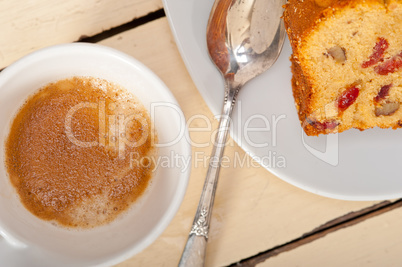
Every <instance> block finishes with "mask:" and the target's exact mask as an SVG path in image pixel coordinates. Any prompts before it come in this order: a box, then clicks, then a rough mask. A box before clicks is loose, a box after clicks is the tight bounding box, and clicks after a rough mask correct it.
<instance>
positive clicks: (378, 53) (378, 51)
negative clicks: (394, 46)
mask: <svg viewBox="0 0 402 267" xmlns="http://www.w3.org/2000/svg"><path fill="white" fill-rule="evenodd" d="M388 47H389V44H388V41H387V40H386V39H384V38H382V37H381V38H378V41H377V43H376V44H375V46H374V47H373V53H372V54H371V56H370V57H369V59H368V60H367V61H365V62H363V64H362V68H368V67H370V66H373V65H375V64H377V63H378V62H380V61H382V60H383V59H384V53H385V50H387V49H388Z"/></svg>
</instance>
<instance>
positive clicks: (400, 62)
mask: <svg viewBox="0 0 402 267" xmlns="http://www.w3.org/2000/svg"><path fill="white" fill-rule="evenodd" d="M401 67H402V52H400V53H399V54H398V55H395V56H393V57H391V58H390V59H388V60H387V61H385V62H384V63H382V64H380V65H377V66H375V67H374V70H375V72H377V73H378V74H380V75H388V73H394V72H395V71H397V70H399V69H400V68H401Z"/></svg>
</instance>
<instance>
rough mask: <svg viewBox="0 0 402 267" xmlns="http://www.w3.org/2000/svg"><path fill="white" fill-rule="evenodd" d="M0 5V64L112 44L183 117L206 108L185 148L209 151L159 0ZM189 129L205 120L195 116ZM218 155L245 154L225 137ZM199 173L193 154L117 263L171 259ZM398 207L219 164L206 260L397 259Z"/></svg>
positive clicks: (193, 91) (5, 0)
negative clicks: (178, 183)
mask: <svg viewBox="0 0 402 267" xmlns="http://www.w3.org/2000/svg"><path fill="white" fill-rule="evenodd" d="M0 7H1V9H0V10H1V11H0V12H1V16H0V69H2V68H4V67H7V66H8V65H9V64H11V63H12V62H14V61H15V60H17V59H18V58H20V57H22V56H24V55H26V54H28V53H30V52H32V51H35V50H37V49H39V48H42V47H46V46H49V45H53V44H59V43H68V42H75V41H80V40H81V41H86V42H93V43H99V44H103V45H106V46H110V47H113V48H116V49H119V50H121V51H123V52H125V53H127V54H129V55H132V56H133V57H135V58H137V59H138V60H140V61H141V62H143V63H144V64H145V65H146V66H148V67H149V68H150V69H151V70H152V71H154V72H155V73H156V74H157V75H158V76H159V77H160V78H161V79H162V80H163V81H164V82H165V83H166V85H167V86H168V87H169V88H170V90H171V91H172V92H173V94H174V96H175V97H176V99H177V100H178V102H179V104H180V105H181V107H182V109H183V112H184V114H185V116H186V118H190V117H191V116H192V115H204V116H206V117H208V118H210V119H211V121H213V125H212V126H213V127H212V129H211V131H210V132H205V131H204V132H197V131H192V132H191V133H190V135H191V139H192V140H194V141H197V142H209V143H210V145H209V146H207V147H204V148H193V155H197V153H198V154H199V153H205V154H208V155H209V153H210V151H211V149H212V147H211V142H210V139H211V134H212V132H213V130H214V129H216V127H217V122H216V121H215V120H214V119H213V118H214V115H216V114H212V113H211V111H210V110H209V109H208V107H207V106H206V104H205V102H204V101H203V99H202V97H201V96H200V94H199V93H198V91H197V88H196V87H195V85H194V84H193V82H192V80H191V78H190V76H189V74H188V72H187V70H186V67H185V65H184V63H183V61H182V58H181V56H180V54H179V52H178V49H177V46H176V44H175V40H174V38H173V36H172V33H171V30H170V28H169V25H168V22H167V18H166V16H165V13H164V11H163V5H162V2H161V0H120V1H112V0H86V1H79V0H66V1H51V0H36V1H19V0H17V1H12V0H2V1H0ZM190 126H191V127H192V128H197V127H205V125H202V123H201V122H198V121H197V120H195V121H193V122H192V123H191V125H190ZM225 154H226V155H227V156H228V157H233V156H234V155H235V154H237V155H240V156H242V157H246V158H247V157H248V156H247V155H246V154H245V152H243V151H242V150H241V149H240V148H239V147H238V146H237V145H236V144H235V143H234V142H233V141H231V142H229V146H228V147H227V149H226V151H225ZM194 158H195V157H194ZM249 160H251V159H249ZM205 174H206V168H205V166H203V164H196V162H194V161H193V169H192V172H191V177H190V181H189V186H188V190H187V193H186V195H185V198H184V201H183V203H182V205H181V207H180V209H179V211H178V213H177V214H176V216H175V217H174V219H173V221H172V222H171V223H170V225H169V226H168V227H167V229H166V230H165V231H164V233H163V234H162V235H161V236H160V237H159V238H158V239H157V240H156V241H155V242H154V243H153V244H151V245H150V246H149V247H148V248H146V249H145V250H144V251H142V252H141V253H139V254H138V255H136V256H134V257H132V258H131V259H129V260H127V261H125V262H123V263H121V264H119V265H117V266H119V267H128V266H176V265H177V263H178V261H179V258H180V256H181V252H182V250H183V247H184V245H185V242H186V239H187V235H188V232H189V230H190V228H191V223H192V220H193V216H194V213H195V210H196V207H197V204H198V200H199V197H200V194H201V190H202V186H203V182H204V176H205ZM401 206H402V201H401V200H390V201H382V202H352V201H341V200H334V199H329V198H324V197H320V196H317V195H314V194H311V193H308V192H305V191H302V190H300V189H298V188H295V187H294V186H292V185H289V184H287V183H285V182H283V181H282V180H280V179H279V178H277V177H275V176H274V175H273V174H271V173H270V172H268V171H267V170H265V169H263V168H262V167H259V166H258V165H257V164H252V166H250V167H247V168H240V167H233V166H232V167H227V168H223V169H222V171H221V178H220V181H219V186H218V190H217V198H216V201H215V206H214V211H213V216H212V226H211V230H210V238H209V245H208V249H207V256H206V265H207V266H228V265H233V266H256V265H258V266H401V264H402V256H401V253H400V251H402V238H401V236H400V234H402V227H400V222H401V220H402V209H400V207H401ZM0 265H1V264H0Z"/></svg>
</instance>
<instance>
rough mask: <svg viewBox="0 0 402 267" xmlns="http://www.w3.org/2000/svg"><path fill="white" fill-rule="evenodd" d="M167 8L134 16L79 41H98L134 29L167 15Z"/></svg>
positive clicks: (82, 37)
mask: <svg viewBox="0 0 402 267" xmlns="http://www.w3.org/2000/svg"><path fill="white" fill-rule="evenodd" d="M165 16H166V15H165V10H164V9H163V8H162V9H159V10H157V11H154V12H151V13H148V14H147V15H145V16H143V17H140V18H134V19H133V20H132V21H130V22H127V23H125V24H122V25H120V26H117V27H114V28H111V29H109V30H106V31H103V32H101V33H98V34H96V35H93V36H81V37H80V38H79V40H78V42H86V43H97V42H100V41H102V40H105V39H107V38H110V37H112V36H114V35H117V34H119V33H122V32H125V31H128V30H131V29H134V28H136V27H138V26H141V25H144V24H146V23H148V22H151V21H153V20H157V19H159V18H162V17H165Z"/></svg>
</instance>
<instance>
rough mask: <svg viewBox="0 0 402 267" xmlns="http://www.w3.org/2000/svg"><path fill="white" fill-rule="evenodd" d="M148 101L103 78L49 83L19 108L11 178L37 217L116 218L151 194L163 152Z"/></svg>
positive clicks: (93, 222) (97, 221) (82, 224)
mask: <svg viewBox="0 0 402 267" xmlns="http://www.w3.org/2000/svg"><path fill="white" fill-rule="evenodd" d="M155 139H156V134H155V133H154V130H153V129H152V125H151V119H150V116H149V114H148V112H147V110H146V109H145V108H144V106H143V105H142V104H141V103H140V102H139V101H138V100H137V99H136V98H135V97H134V96H133V95H132V94H130V93H129V92H128V91H126V90H125V89H124V88H121V87H120V86H118V85H116V84H113V83H110V82H108V81H106V80H103V79H98V78H92V77H73V78H69V79H65V80H60V81H57V82H55V83H51V84H48V85H46V86H45V87H43V88H41V89H40V90H39V91H37V92H36V93H35V94H34V95H32V96H31V97H29V99H28V100H27V101H26V102H25V103H24V105H23V106H22V107H21V108H20V110H19V111H18V112H17V114H16V116H15V118H14V120H13V122H12V124H11V128H10V133H9V135H8V137H7V139H6V145H5V156H6V157H5V159H6V160H5V161H6V162H5V163H6V167H7V170H8V174H9V178H10V181H11V183H12V184H13V186H14V187H15V189H16V191H17V192H18V195H19V197H20V199H21V202H22V203H23V205H24V206H25V207H26V208H27V209H28V210H29V211H30V212H31V213H33V214H34V215H36V216H37V217H39V218H41V219H43V220H47V221H52V222H55V223H56V224H58V225H61V226H67V227H71V228H92V227H95V226H100V225H104V224H107V223H110V222H112V221H113V220H115V219H116V218H117V217H118V216H119V215H121V214H122V213H124V212H125V211H127V210H128V209H129V208H130V207H131V206H132V204H133V203H134V202H136V200H138V198H139V197H140V196H141V195H143V193H144V192H145V191H146V188H147V187H148V185H149V184H150V180H151V177H152V169H153V166H152V162H151V161H149V162H148V163H149V164H134V165H133V164H132V162H130V159H131V157H130V155H131V154H132V153H135V155H140V157H143V158H144V159H148V158H150V157H153V156H156V152H155V151H156V150H155V146H154V144H155V142H156V140H155Z"/></svg>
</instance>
